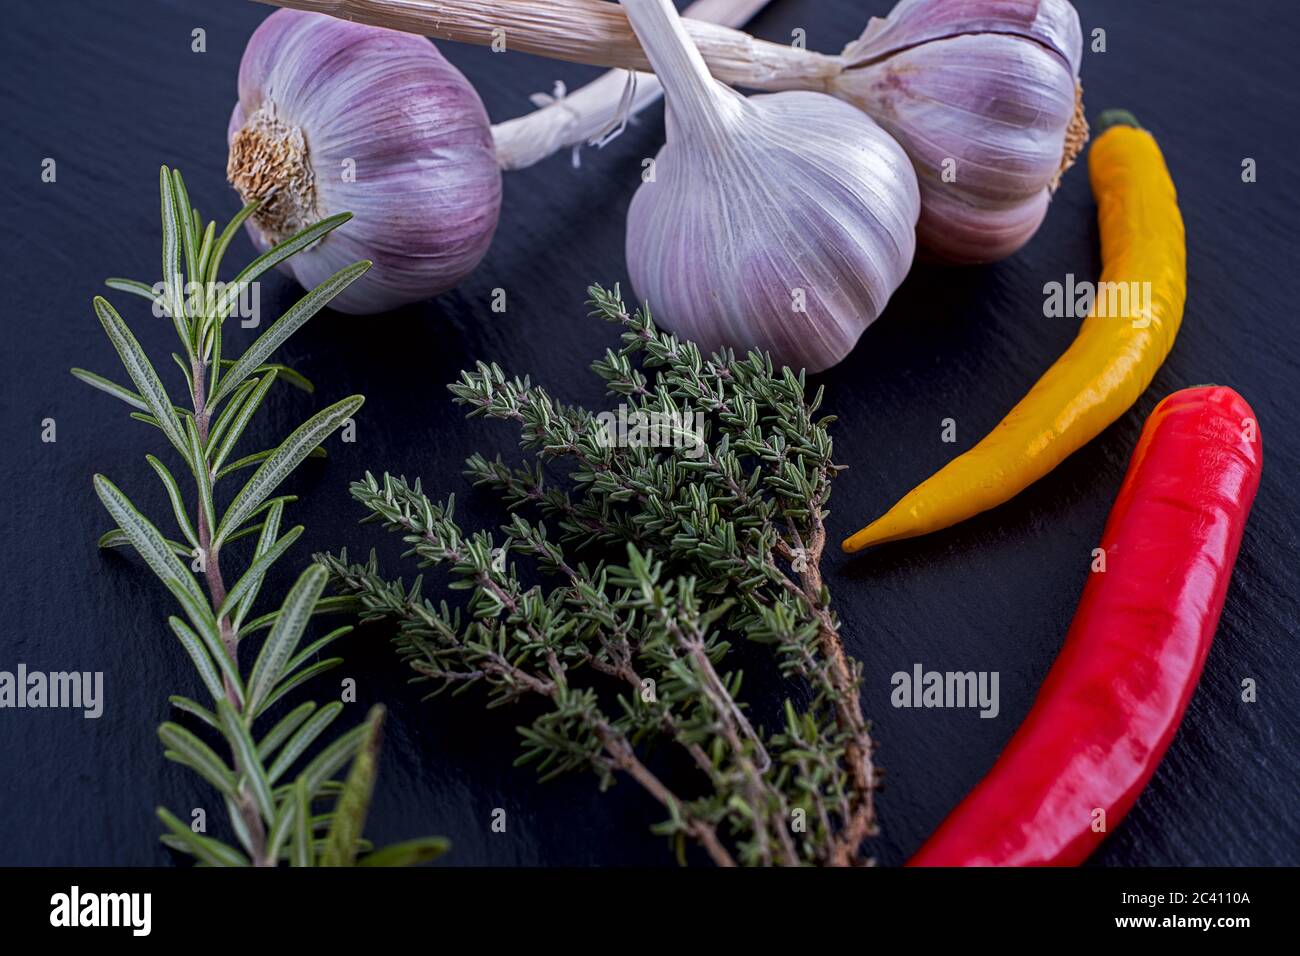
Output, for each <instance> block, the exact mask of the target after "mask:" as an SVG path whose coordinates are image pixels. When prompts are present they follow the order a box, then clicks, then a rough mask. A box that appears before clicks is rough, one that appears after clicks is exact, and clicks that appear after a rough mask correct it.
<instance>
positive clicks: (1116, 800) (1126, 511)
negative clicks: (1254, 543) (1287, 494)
mask: <svg viewBox="0 0 1300 956" xmlns="http://www.w3.org/2000/svg"><path fill="white" fill-rule="evenodd" d="M1262 462H1263V443H1262V441H1261V439H1260V436H1259V432H1258V426H1257V425H1256V424H1255V415H1254V412H1252V411H1251V409H1250V406H1249V405H1248V404H1246V401H1245V400H1244V399H1243V398H1242V397H1241V396H1240V395H1238V394H1237V393H1236V392H1234V391H1233V390H1232V389H1230V388H1222V387H1219V386H1204V387H1200V388H1190V389H1186V390H1184V391H1181V392H1175V393H1174V394H1173V395H1170V396H1169V397H1168V398H1166V399H1165V400H1164V401H1163V402H1161V403H1160V404H1159V405H1157V406H1156V409H1155V411H1154V412H1152V413H1151V417H1150V418H1149V419H1148V420H1147V423H1146V427H1145V428H1144V429H1143V431H1142V436H1141V438H1140V439H1139V440H1138V444H1137V447H1136V449H1135V450H1134V452H1133V459H1132V461H1131V463H1130V464H1129V468H1128V473H1127V475H1126V476H1125V478H1124V483H1123V485H1122V486H1121V487H1120V491H1119V497H1118V498H1117V499H1116V500H1115V506H1114V508H1112V509H1111V513H1110V518H1109V520H1108V521H1107V522H1106V529H1105V531H1104V533H1103V534H1102V542H1101V546H1102V548H1104V549H1105V557H1106V563H1105V571H1104V572H1103V571H1093V572H1092V573H1091V574H1090V576H1089V578H1088V582H1087V584H1086V585H1085V586H1084V589H1083V597H1082V599H1081V600H1080V602H1079V609H1078V611H1077V612H1076V613H1075V616H1074V621H1073V623H1072V624H1071V625H1070V631H1069V634H1068V635H1067V636H1066V639H1065V644H1064V646H1063V647H1062V648H1061V653H1060V655H1059V656H1058V657H1057V659H1056V662H1055V663H1054V664H1053V665H1052V669H1051V670H1050V671H1049V672H1048V675H1047V679H1046V680H1045V681H1044V682H1043V686H1042V688H1041V689H1040V690H1039V692H1038V697H1037V698H1036V699H1035V701H1034V706H1033V707H1032V708H1031V709H1030V711H1029V714H1028V716H1026V717H1025V720H1024V723H1022V724H1021V725H1020V728H1019V729H1018V730H1017V731H1016V733H1015V736H1014V737H1012V738H1011V742H1010V743H1009V744H1007V746H1006V749H1005V750H1004V751H1003V752H1002V755H1001V756H1000V757H999V758H998V760H997V763H996V764H994V766H993V769H992V770H991V771H989V773H988V775H987V776H986V777H985V778H984V779H983V780H981V781H980V782H979V784H977V785H976V787H975V789H974V790H972V791H971V792H970V794H969V795H968V796H967V797H966V799H965V800H963V801H962V802H961V803H960V804H958V806H957V808H956V809H955V810H953V811H952V813H950V814H949V815H948V817H947V819H945V820H944V821H943V823H942V824H941V825H940V827H939V829H938V830H936V831H935V832H934V834H933V835H932V836H931V837H930V839H929V840H927V841H926V843H925V845H924V846H922V847H921V849H920V851H918V852H917V854H916V856H914V857H913V858H912V859H911V860H910V861H909V864H908V865H910V866H1033V865H1054V866H1073V865H1076V864H1078V863H1081V862H1082V861H1083V860H1084V859H1085V858H1086V857H1087V856H1088V854H1089V853H1091V852H1092V851H1093V849H1094V848H1095V847H1096V846H1097V844H1098V843H1100V842H1101V841H1102V839H1103V838H1104V837H1105V836H1106V833H1105V832H1098V831H1096V830H1094V828H1093V823H1094V819H1095V816H1094V814H1095V810H1096V809H1097V808H1101V809H1104V810H1105V811H1106V816H1105V827H1106V830H1107V831H1109V830H1113V829H1114V827H1115V825H1116V824H1118V823H1119V821H1120V820H1121V819H1122V818H1123V817H1124V815H1125V814H1126V813H1127V812H1128V810H1129V808H1130V807H1132V806H1133V802H1134V801H1135V800H1136V799H1137V797H1138V794H1140V793H1141V792H1142V788H1143V787H1144V786H1146V783H1147V781H1148V780H1149V779H1151V775H1152V774H1153V773H1154V772H1155V769H1156V766H1157V765H1158V764H1159V763H1160V759H1161V758H1162V757H1163V756H1164V753H1165V750H1166V749H1167V748H1168V746H1169V742H1170V740H1171V739H1172V738H1173V736H1174V732H1175V731H1176V730H1177V729H1178V724H1179V721H1180V720H1181V719H1182V716H1183V711H1184V710H1185V709H1186V708H1187V702H1188V700H1190V699H1191V696H1192V692H1193V690H1195V688H1196V682H1197V679H1198V678H1199V677H1200V673H1201V667H1202V665H1203V664H1204V663H1205V656H1206V654H1207V653H1208V651H1209V649H1210V642H1211V640H1212V639H1213V637H1214V631H1215V628H1216V627H1217V626H1218V623H1219V614H1220V612H1221V611H1222V610H1223V598H1224V594H1225V593H1226V592H1227V589H1228V581H1229V579H1230V578H1231V577H1232V566H1233V563H1234V562H1235V561H1236V559H1237V549H1238V546H1239V545H1240V544H1241V534H1242V528H1243V527H1244V526H1245V523H1246V517H1247V515H1248V514H1249V513H1250V505H1251V502H1252V501H1253V500H1254V497H1255V489H1256V488H1257V487H1258V486H1259V476H1260V468H1261V465H1262Z"/></svg>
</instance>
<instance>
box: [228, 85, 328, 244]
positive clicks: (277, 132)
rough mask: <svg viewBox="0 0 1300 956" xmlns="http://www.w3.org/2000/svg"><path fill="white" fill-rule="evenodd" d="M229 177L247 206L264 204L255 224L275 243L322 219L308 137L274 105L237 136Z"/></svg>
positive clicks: (255, 114) (258, 113)
mask: <svg viewBox="0 0 1300 956" xmlns="http://www.w3.org/2000/svg"><path fill="white" fill-rule="evenodd" d="M226 179H227V180H228V181H229V182H230V185H232V186H234V187H235V191H236V192H237V193H239V196H240V198H241V199H243V200H244V202H245V203H250V202H259V203H261V205H259V206H258V208H257V211H256V212H254V213H253V215H252V220H253V222H255V223H256V224H257V227H258V229H260V230H261V232H262V235H263V236H264V237H265V238H266V239H267V240H268V241H269V242H270V243H271V244H272V245H274V244H275V243H278V242H280V241H281V240H283V239H285V238H287V237H289V236H291V235H293V234H294V233H296V232H298V231H299V230H301V229H305V228H307V227H308V226H310V225H312V224H313V223H316V222H318V221H319V220H320V219H321V215H320V212H319V210H318V208H317V202H316V183H315V174H314V173H313V172H312V167H311V163H310V161H309V160H308V156H307V140H306V137H305V136H304V135H303V131H302V130H301V129H300V128H299V127H297V126H292V125H290V124H288V123H285V122H284V121H283V120H281V119H280V118H279V117H278V116H277V115H276V113H275V104H274V103H271V102H269V101H268V102H267V103H264V104H263V105H262V106H260V107H258V108H257V109H256V110H254V111H253V113H252V115H251V116H249V117H248V118H247V120H245V122H244V124H243V126H242V127H241V128H240V129H239V130H238V131H237V132H236V133H235V134H234V136H233V137H232V138H231V140H230V155H229V157H228V159H227V160H226Z"/></svg>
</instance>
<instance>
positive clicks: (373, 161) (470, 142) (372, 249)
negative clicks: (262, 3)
mask: <svg viewBox="0 0 1300 956" xmlns="http://www.w3.org/2000/svg"><path fill="white" fill-rule="evenodd" d="M228 139H229V143H230V158H229V162H228V166H227V175H228V178H229V179H230V182H231V184H232V185H234V187H235V189H236V190H237V191H238V192H239V194H240V196H241V197H243V199H244V201H245V202H249V201H252V200H255V199H256V200H261V202H262V204H261V206H260V207H259V209H258V210H257V211H256V212H255V213H254V214H253V216H252V217H251V218H250V219H249V220H248V223H247V225H248V231H249V235H250V236H251V237H252V239H253V242H254V244H255V245H257V246H258V247H259V248H260V249H266V248H268V247H269V246H270V245H273V244H275V243H276V242H278V241H280V240H281V239H283V238H285V237H287V236H289V235H291V234H292V233H294V232H295V231H297V230H298V229H301V228H303V227H304V226H307V225H310V224H312V223H314V222H317V221H319V220H320V219H323V218H325V217H326V216H330V215H332V214H334V213H338V212H343V211H351V212H352V213H353V214H354V218H353V219H352V221H351V222H350V223H349V224H348V225H347V226H346V227H345V228H343V229H339V230H336V231H335V232H333V233H331V234H330V235H328V236H326V237H325V238H324V239H322V240H320V241H319V242H318V243H316V245H314V246H312V247H310V248H308V249H306V250H304V251H303V252H300V253H298V255H296V256H293V257H292V258H290V259H289V260H287V262H286V267H287V269H288V270H289V271H291V273H292V274H293V276H294V277H295V278H296V279H297V280H298V282H299V283H300V284H301V285H303V286H304V287H306V288H312V287H313V286H315V285H316V284H317V283H319V282H321V281H323V280H324V279H325V278H327V277H329V276H331V275H333V274H334V273H335V272H336V271H338V270H339V269H340V268H342V267H343V266H345V265H347V264H349V263H352V262H355V261H357V260H358V259H371V260H373V261H374V266H373V267H372V268H371V269H370V271H369V272H367V273H366V275H365V276H363V277H362V278H361V279H359V280H357V281H356V282H354V283H353V284H352V285H351V286H349V287H348V288H347V289H345V290H344V291H343V292H342V293H340V294H339V296H338V297H337V298H335V299H334V301H333V302H332V303H331V305H332V307H333V308H336V309H339V310H340V311H343V312H351V313H372V312H381V311H384V310H386V309H391V308H395V307H396V306H399V305H402V304H405V303H408V302H413V301H418V300H420V299H425V298H428V297H429V296H432V295H436V294H438V293H439V292H442V291H445V290H446V289H449V288H451V287H452V286H454V285H455V284H456V283H457V282H459V281H460V280H461V279H462V278H464V277H465V276H466V275H468V274H469V273H470V272H471V271H472V270H473V269H474V267H475V266H476V265H478V263H479V260H480V259H482V258H483V255H484V253H485V252H486V251H487V248H488V245H489V244H490V243H491V241H492V234H493V232H494V231H495V229H496V224H497V217H498V213H499V211H500V206H501V173H500V170H499V168H498V166H497V161H496V156H495V153H494V150H493V144H492V134H491V130H490V127H489V125H488V118H487V113H486V111H485V110H484V109H483V104H482V102H481V101H480V100H479V98H478V94H477V93H476V92H475V91H474V88H473V87H472V86H470V84H469V81H467V80H466V79H465V77H464V76H462V75H461V73H460V72H459V71H458V70H457V69H456V68H455V67H454V66H452V65H451V64H450V63H448V62H447V61H446V59H444V58H443V56H442V54H440V53H439V52H438V51H437V50H436V49H435V48H434V46H433V44H431V43H430V42H429V41H428V40H425V39H424V38H422V37H416V36H411V35H409V34H404V33H397V32H393V31H389V30H382V29H378V28H375V27H368V26H362V25H360V24H354V23H347V22H344V21H341V20H335V19H333V18H331V17H326V16H323V15H320V14H314V13H301V12H298V11H295V10H279V11H277V12H275V13H273V14H272V15H271V16H270V17H268V18H267V19H266V20H265V21H264V22H263V23H262V24H261V25H260V26H259V27H258V28H257V30H256V31H254V33H253V36H252V38H251V39H250V40H249V42H248V47H247V49H245V51H244V57H243V60H242V61H241V63H240V67H239V102H238V103H237V104H236V106H235V110H234V113H233V115H232V116H231V119H230V128H229V134H228Z"/></svg>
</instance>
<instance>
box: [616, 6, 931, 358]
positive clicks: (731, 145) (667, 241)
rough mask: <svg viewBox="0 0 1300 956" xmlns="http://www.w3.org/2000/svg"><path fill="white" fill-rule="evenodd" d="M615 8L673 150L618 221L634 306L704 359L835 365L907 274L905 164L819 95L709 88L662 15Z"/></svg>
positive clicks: (663, 9)
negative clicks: (651, 85)
mask: <svg viewBox="0 0 1300 956" xmlns="http://www.w3.org/2000/svg"><path fill="white" fill-rule="evenodd" d="M622 2H623V6H624V8H625V9H626V11H627V14H628V18H629V20H630V21H631V23H632V27H633V29H634V30H635V31H636V33H637V36H638V37H639V38H640V40H641V43H642V45H643V46H644V48H645V50H646V53H647V55H648V57H649V59H650V63H651V64H652V65H653V67H654V69H655V72H656V74H657V75H658V76H659V80H660V82H661V83H662V84H663V86H664V90H665V95H666V98H667V128H668V141H667V143H666V145H665V146H664V147H663V149H661V150H660V151H659V154H658V156H657V157H656V158H655V160H654V165H653V167H651V168H652V169H653V177H649V176H647V177H644V178H645V179H646V181H645V182H643V183H642V185H641V186H640V187H639V189H638V190H637V193H636V195H635V197H634V198H633V200H632V206H631V208H630V210H629V211H628V224H627V263H628V271H629V272H630V273H631V278H632V285H633V287H634V289H635V290H636V293H637V296H638V297H639V298H640V299H641V300H642V301H645V302H647V303H648V304H649V305H650V306H651V308H652V309H653V311H654V314H655V316H656V317H657V318H658V319H659V320H660V321H661V322H662V324H663V325H664V326H665V327H667V328H669V329H671V330H672V331H674V332H676V333H677V334H678V335H681V336H683V337H685V338H689V339H692V340H694V341H695V342H696V343H698V344H699V345H700V346H701V348H703V349H705V350H706V351H710V350H714V349H718V348H722V347H732V348H737V349H748V348H757V349H764V350H766V351H768V352H770V353H771V355H772V357H773V359H774V360H775V361H776V362H778V363H780V364H786V365H789V366H791V367H793V368H796V369H797V368H807V369H809V370H810V371H820V370H822V369H825V368H828V367H829V366H831V365H834V364H835V363H836V362H838V361H840V360H841V359H842V358H844V356H845V355H847V354H848V353H849V351H850V350H851V349H852V348H853V346H854V344H855V343H856V342H857V340H858V337H859V336H860V335H861V334H862V332H863V330H864V329H866V327H867V326H868V325H870V324H871V323H872V322H873V321H875V319H876V318H877V317H878V316H879V315H880V313H881V311H882V310H883V309H884V307H885V303H886V302H887V301H888V300H889V297H890V295H892V294H893V292H894V290H895V289H896V288H897V287H898V285H899V284H900V283H901V282H902V281H903V278H904V276H906V274H907V271H908V269H909V268H910V266H911V263H912V256H913V253H914V251H915V225H916V221H917V216H918V213H919V203H920V199H919V195H918V190H917V183H916V176H915V174H914V173H913V172H912V168H911V163H910V162H909V161H908V158H907V155H906V154H905V153H904V152H903V150H902V149H901V148H900V147H899V146H898V144H897V143H895V142H894V140H893V139H892V138H891V137H890V136H889V135H888V134H887V133H886V132H885V131H884V130H882V129H881V128H880V127H879V126H878V125H877V124H876V123H875V122H873V121H872V120H871V119H870V118H869V117H867V116H865V115H864V114H863V113H862V112H861V111H860V110H857V109H855V108H853V107H852V106H850V105H849V104H847V103H843V102H840V101H839V100H836V99H834V98H833V97H830V96H827V95H825V94H823V93H814V92H787V93H775V94H771V95H764V96H754V97H751V98H748V99H747V98H745V97H743V96H741V95H740V94H738V93H736V92H734V91H733V90H731V89H729V88H727V87H726V86H723V85H722V84H720V83H718V82H716V81H715V80H713V79H712V78H711V77H710V76H709V72H708V69H707V67H706V66H705V64H704V61H703V59H702V58H701V57H700V55H699V52H698V51H697V50H696V49H695V47H694V46H693V45H692V44H691V43H690V40H689V38H688V36H687V34H686V32H685V30H684V29H683V27H682V24H681V20H680V18H679V17H678V14H677V12H676V10H675V9H674V8H673V6H672V4H671V2H670V0H622Z"/></svg>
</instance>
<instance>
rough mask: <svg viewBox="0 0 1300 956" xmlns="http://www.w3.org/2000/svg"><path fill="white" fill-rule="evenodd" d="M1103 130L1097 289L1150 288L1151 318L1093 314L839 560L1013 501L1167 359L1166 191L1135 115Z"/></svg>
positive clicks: (1095, 156) (1174, 311) (1097, 158)
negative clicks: (999, 410) (978, 436)
mask: <svg viewBox="0 0 1300 956" xmlns="http://www.w3.org/2000/svg"><path fill="white" fill-rule="evenodd" d="M1099 125H1100V126H1103V127H1107V128H1106V129H1105V131H1104V132H1102V133H1101V135H1099V136H1098V137H1097V138H1096V140H1095V141H1094V142H1093V144H1092V146H1091V147H1090V148H1089V151H1088V175H1089V179H1090V180H1091V183H1092V191H1093V195H1094V196H1095V198H1096V201H1097V219H1098V222H1099V224H1100V229H1101V258H1102V272H1101V281H1102V282H1109V283H1132V282H1136V283H1139V285H1138V286H1137V288H1138V289H1139V290H1140V289H1141V288H1142V286H1141V283H1144V282H1149V283H1150V292H1151V299H1150V315H1149V316H1146V315H1141V316H1128V317H1114V316H1107V315H1098V314H1097V308H1096V306H1095V305H1094V307H1093V310H1092V311H1091V313H1090V314H1089V316H1088V318H1087V319H1085V320H1084V322H1083V325H1082V326H1081V327H1080V329H1079V334H1078V336H1077V338H1076V339H1075V340H1074V343H1073V344H1072V345H1071V346H1070V348H1069V349H1067V350H1066V352H1065V354H1063V355H1062V356H1061V357H1060V358H1059V359H1057V361H1056V363H1055V364H1054V365H1053V366H1052V367H1051V368H1049V369H1048V370H1047V372H1046V373H1045V374H1044V375H1043V377H1042V378H1040V379H1039V380H1038V382H1037V383H1036V384H1035V385H1034V387H1033V388H1032V389H1030V391H1029V393H1028V394H1027V395H1026V396H1025V397H1024V398H1023V399H1022V400H1021V401H1020V404H1018V405H1016V407H1015V408H1013V409H1012V410H1011V411H1010V413H1008V415H1007V416H1006V418H1004V419H1002V421H1001V422H1000V423H999V424H998V425H997V427H996V428H994V429H993V431H991V432H990V433H989V434H988V435H987V436H986V437H985V438H984V439H983V440H981V441H980V442H979V444H977V445H976V446H975V447H974V448H972V449H970V451H967V452H966V453H965V454H963V455H960V456H958V457H957V458H955V459H953V460H952V461H951V462H949V463H948V464H947V465H946V466H945V467H944V468H942V469H941V470H940V471H938V472H937V473H936V474H935V475H933V476H932V477H931V478H929V479H927V480H926V481H924V482H923V483H921V484H920V485H918V486H917V487H916V488H913V489H912V490H911V491H910V492H908V493H907V495H906V496H904V497H903V499H902V500H901V501H899V502H898V503H897V504H896V505H894V507H893V508H891V509H890V510H889V511H888V512H887V513H886V514H884V515H883V516H882V517H880V518H878V519H876V520H875V521H873V522H872V523H871V524H869V525H867V526H866V527H865V528H863V529H862V530H861V531H859V532H858V533H857V534H854V535H853V536H851V537H849V538H847V539H845V541H844V542H843V544H842V547H843V548H844V550H845V551H848V552H850V553H852V552H854V551H860V550H861V549H863V548H867V547H871V546H872V545H876V544H882V543H884V542H886V541H895V540H898V539H900V538H911V537H915V536H917V535H922V534H928V533H929V532H931V531H937V530H939V529H940V528H946V527H948V526H950V525H954V524H956V523H957V522H959V521H964V520H966V519H967V518H970V517H972V516H973V515H977V514H979V513H980V512H981V511H987V510H988V509H989V508H993V507H995V506H997V505H1000V504H1002V503H1003V502H1005V501H1007V500H1009V499H1011V498H1012V497H1014V496H1015V495H1017V494H1019V493H1020V492H1021V491H1023V490H1024V489H1025V488H1027V487H1028V486H1029V485H1031V484H1033V483H1034V482H1035V481H1037V480H1038V479H1039V478H1041V477H1043V475H1045V474H1047V473H1048V472H1049V471H1051V470H1052V469H1053V468H1055V467H1056V466H1057V465H1058V464H1060V463H1061V462H1062V461H1063V460H1064V459H1065V458H1066V457H1068V456H1069V455H1071V454H1072V453H1074V452H1075V451H1077V450H1078V449H1079V448H1080V447H1081V446H1082V445H1084V444H1085V443H1087V442H1089V441H1091V440H1092V439H1093V438H1094V437H1096V436H1097V435H1098V434H1100V433H1101V432H1102V430H1104V429H1105V428H1106V426H1107V425H1109V424H1111V422H1113V421H1115V419H1117V418H1119V416H1120V415H1122V414H1123V413H1124V412H1125V411H1127V410H1128V408H1129V407H1130V406H1131V405H1132V404H1133V402H1134V401H1136V400H1137V397H1138V396H1139V395H1141V394H1142V393H1143V392H1144V391H1146V388H1147V386H1148V385H1150V384H1151V379H1152V377H1153V376H1154V375H1155V373H1156V370H1157V369H1158V368H1159V367H1160V365H1161V363H1162V362H1164V360H1165V356H1166V355H1168V354H1169V349H1170V348H1171V347H1172V346H1173V344H1174V336H1176V335H1177V334H1178V326H1179V325H1180V324H1181V322H1182V318H1183V303H1184V301H1185V300H1186V298H1187V267H1186V260H1187V254H1186V247H1185V243H1184V240H1183V218H1182V215H1181V214H1180V213H1179V211H1178V197H1177V195H1176V193H1175V192H1174V184H1173V180H1171V179H1170V178H1169V170H1168V169H1167V168H1166V167H1165V161H1164V157H1163V156H1162V155H1161V153H1160V147H1159V146H1157V145H1156V141H1155V139H1154V138H1152V136H1151V134H1150V133H1148V132H1147V131H1146V130H1143V129H1138V128H1137V126H1136V120H1134V119H1133V118H1132V116H1131V115H1130V114H1128V113H1124V112H1122V111H1118V110H1113V111H1109V112H1107V113H1104V114H1103V115H1102V117H1101V120H1100V123H1099ZM1100 288H1105V286H1101V287H1100ZM1099 301H1100V297H1099ZM1148 318H1149V322H1148Z"/></svg>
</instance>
